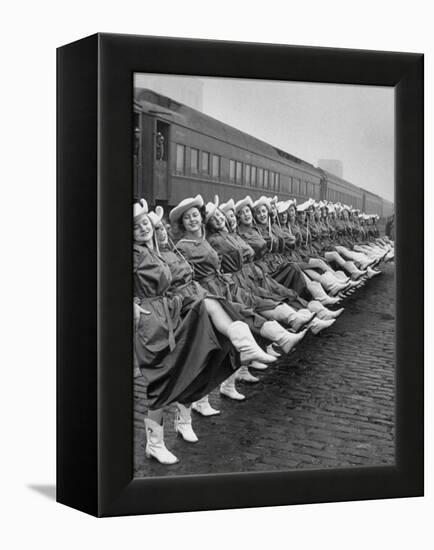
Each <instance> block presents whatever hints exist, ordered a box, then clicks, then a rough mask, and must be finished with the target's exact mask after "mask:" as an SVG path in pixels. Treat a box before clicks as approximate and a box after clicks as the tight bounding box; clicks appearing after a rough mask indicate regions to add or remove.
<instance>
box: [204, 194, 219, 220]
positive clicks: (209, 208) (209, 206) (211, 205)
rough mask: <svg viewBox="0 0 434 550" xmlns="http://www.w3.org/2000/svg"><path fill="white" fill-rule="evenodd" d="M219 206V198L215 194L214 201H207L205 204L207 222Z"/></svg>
mask: <svg viewBox="0 0 434 550" xmlns="http://www.w3.org/2000/svg"><path fill="white" fill-rule="evenodd" d="M218 207H219V198H218V195H214V202H207V203H206V206H205V212H206V214H205V221H206V222H207V221H208V220H209V219H210V218H212V217H213V216H214V214H215V213H216V210H217V208H218Z"/></svg>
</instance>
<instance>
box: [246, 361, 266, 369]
mask: <svg viewBox="0 0 434 550" xmlns="http://www.w3.org/2000/svg"><path fill="white" fill-rule="evenodd" d="M250 367H251V368H252V369H257V370H265V369H268V365H266V364H265V363H261V362H260V361H252V362H251V363H250Z"/></svg>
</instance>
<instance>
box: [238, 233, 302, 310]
mask: <svg viewBox="0 0 434 550" xmlns="http://www.w3.org/2000/svg"><path fill="white" fill-rule="evenodd" d="M238 234H239V235H240V237H242V238H243V239H244V240H245V241H246V242H247V243H248V244H249V245H250V246H251V247H252V248H253V250H254V251H255V262H256V263H257V265H258V266H260V267H261V268H262V269H263V270H264V271H265V273H266V274H267V275H268V276H269V277H272V278H273V279H274V280H275V281H277V282H278V283H280V284H281V285H282V286H284V287H285V288H287V289H291V290H292V291H294V293H295V296H296V298H295V301H296V302H298V303H299V307H300V306H301V307H305V306H306V301H305V300H310V294H309V291H308V290H307V286H306V282H305V280H304V278H303V275H302V273H301V271H300V269H298V267H297V266H296V265H295V263H294V262H290V261H288V260H287V259H286V258H285V257H284V256H283V255H282V253H281V252H279V250H280V251H281V250H283V242H282V239H279V237H278V236H276V235H275V234H274V233H273V232H271V233H270V232H269V230H268V226H257V227H253V226H249V227H246V226H239V228H238ZM291 305H294V304H291Z"/></svg>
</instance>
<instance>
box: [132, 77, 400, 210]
mask: <svg viewBox="0 0 434 550" xmlns="http://www.w3.org/2000/svg"><path fill="white" fill-rule="evenodd" d="M198 193H200V194H201V195H202V196H203V197H204V199H205V200H206V201H207V200H211V199H212V198H213V197H214V195H215V194H218V195H219V197H220V200H221V201H226V200H228V199H229V198H230V197H232V198H233V199H234V200H235V201H236V200H238V199H241V198H243V197H245V196H246V195H250V196H251V197H252V198H253V199H256V198H258V197H260V196H261V195H268V196H274V195H278V196H279V199H280V200H285V199H287V198H296V199H297V201H298V202H300V201H301V202H303V201H305V200H306V199H307V198H309V197H311V198H314V199H317V200H321V199H327V200H330V201H333V202H337V201H340V202H343V203H345V204H348V205H351V206H353V207H354V208H360V209H362V210H364V211H365V212H367V213H370V214H371V213H372V214H373V213H376V214H378V215H379V216H380V217H383V216H384V215H390V214H389V211H390V210H391V209H392V210H393V204H392V203H390V202H388V201H384V200H383V199H382V198H381V197H379V196H377V195H375V194H373V193H371V192H369V191H366V190H364V189H361V188H359V187H357V186H355V185H353V184H352V183H350V182H348V181H346V180H344V179H342V178H338V177H337V176H335V175H333V174H331V173H329V172H326V171H325V170H322V169H319V168H316V167H315V166H313V165H312V164H309V163H308V162H305V161H304V160H301V159H299V158H297V157H295V156H293V155H291V154H289V153H287V152H285V151H282V150H281V149H278V148H277V147H273V146H272V145H270V144H268V143H266V142H264V141H261V140H259V139H256V138H255V137H253V136H250V135H248V134H246V133H244V132H241V131H240V130H237V129H236V128H233V127H232V126H229V125H227V124H224V123H223V122H220V121H218V120H216V119H214V118H212V117H210V116H207V115H205V114H203V113H201V112H199V111H197V110H195V109H192V108H190V107H187V106H185V105H182V104H181V103H178V102H177V101H174V100H173V99H170V98H168V97H165V96H162V95H160V94H158V93H156V92H153V91H151V90H147V89H143V88H138V89H136V90H135V99H134V194H135V196H137V197H142V196H145V197H146V198H147V199H148V201H149V203H150V204H161V205H163V206H165V207H166V208H170V207H173V206H174V205H176V204H177V203H178V202H180V201H181V200H182V199H184V198H185V197H188V196H194V195H196V194H198ZM386 203H387V209H385V210H387V214H386V212H383V208H384V204H386Z"/></svg>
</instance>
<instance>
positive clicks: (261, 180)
mask: <svg viewBox="0 0 434 550" xmlns="http://www.w3.org/2000/svg"><path fill="white" fill-rule="evenodd" d="M263 185H264V169H263V168H258V187H263Z"/></svg>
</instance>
